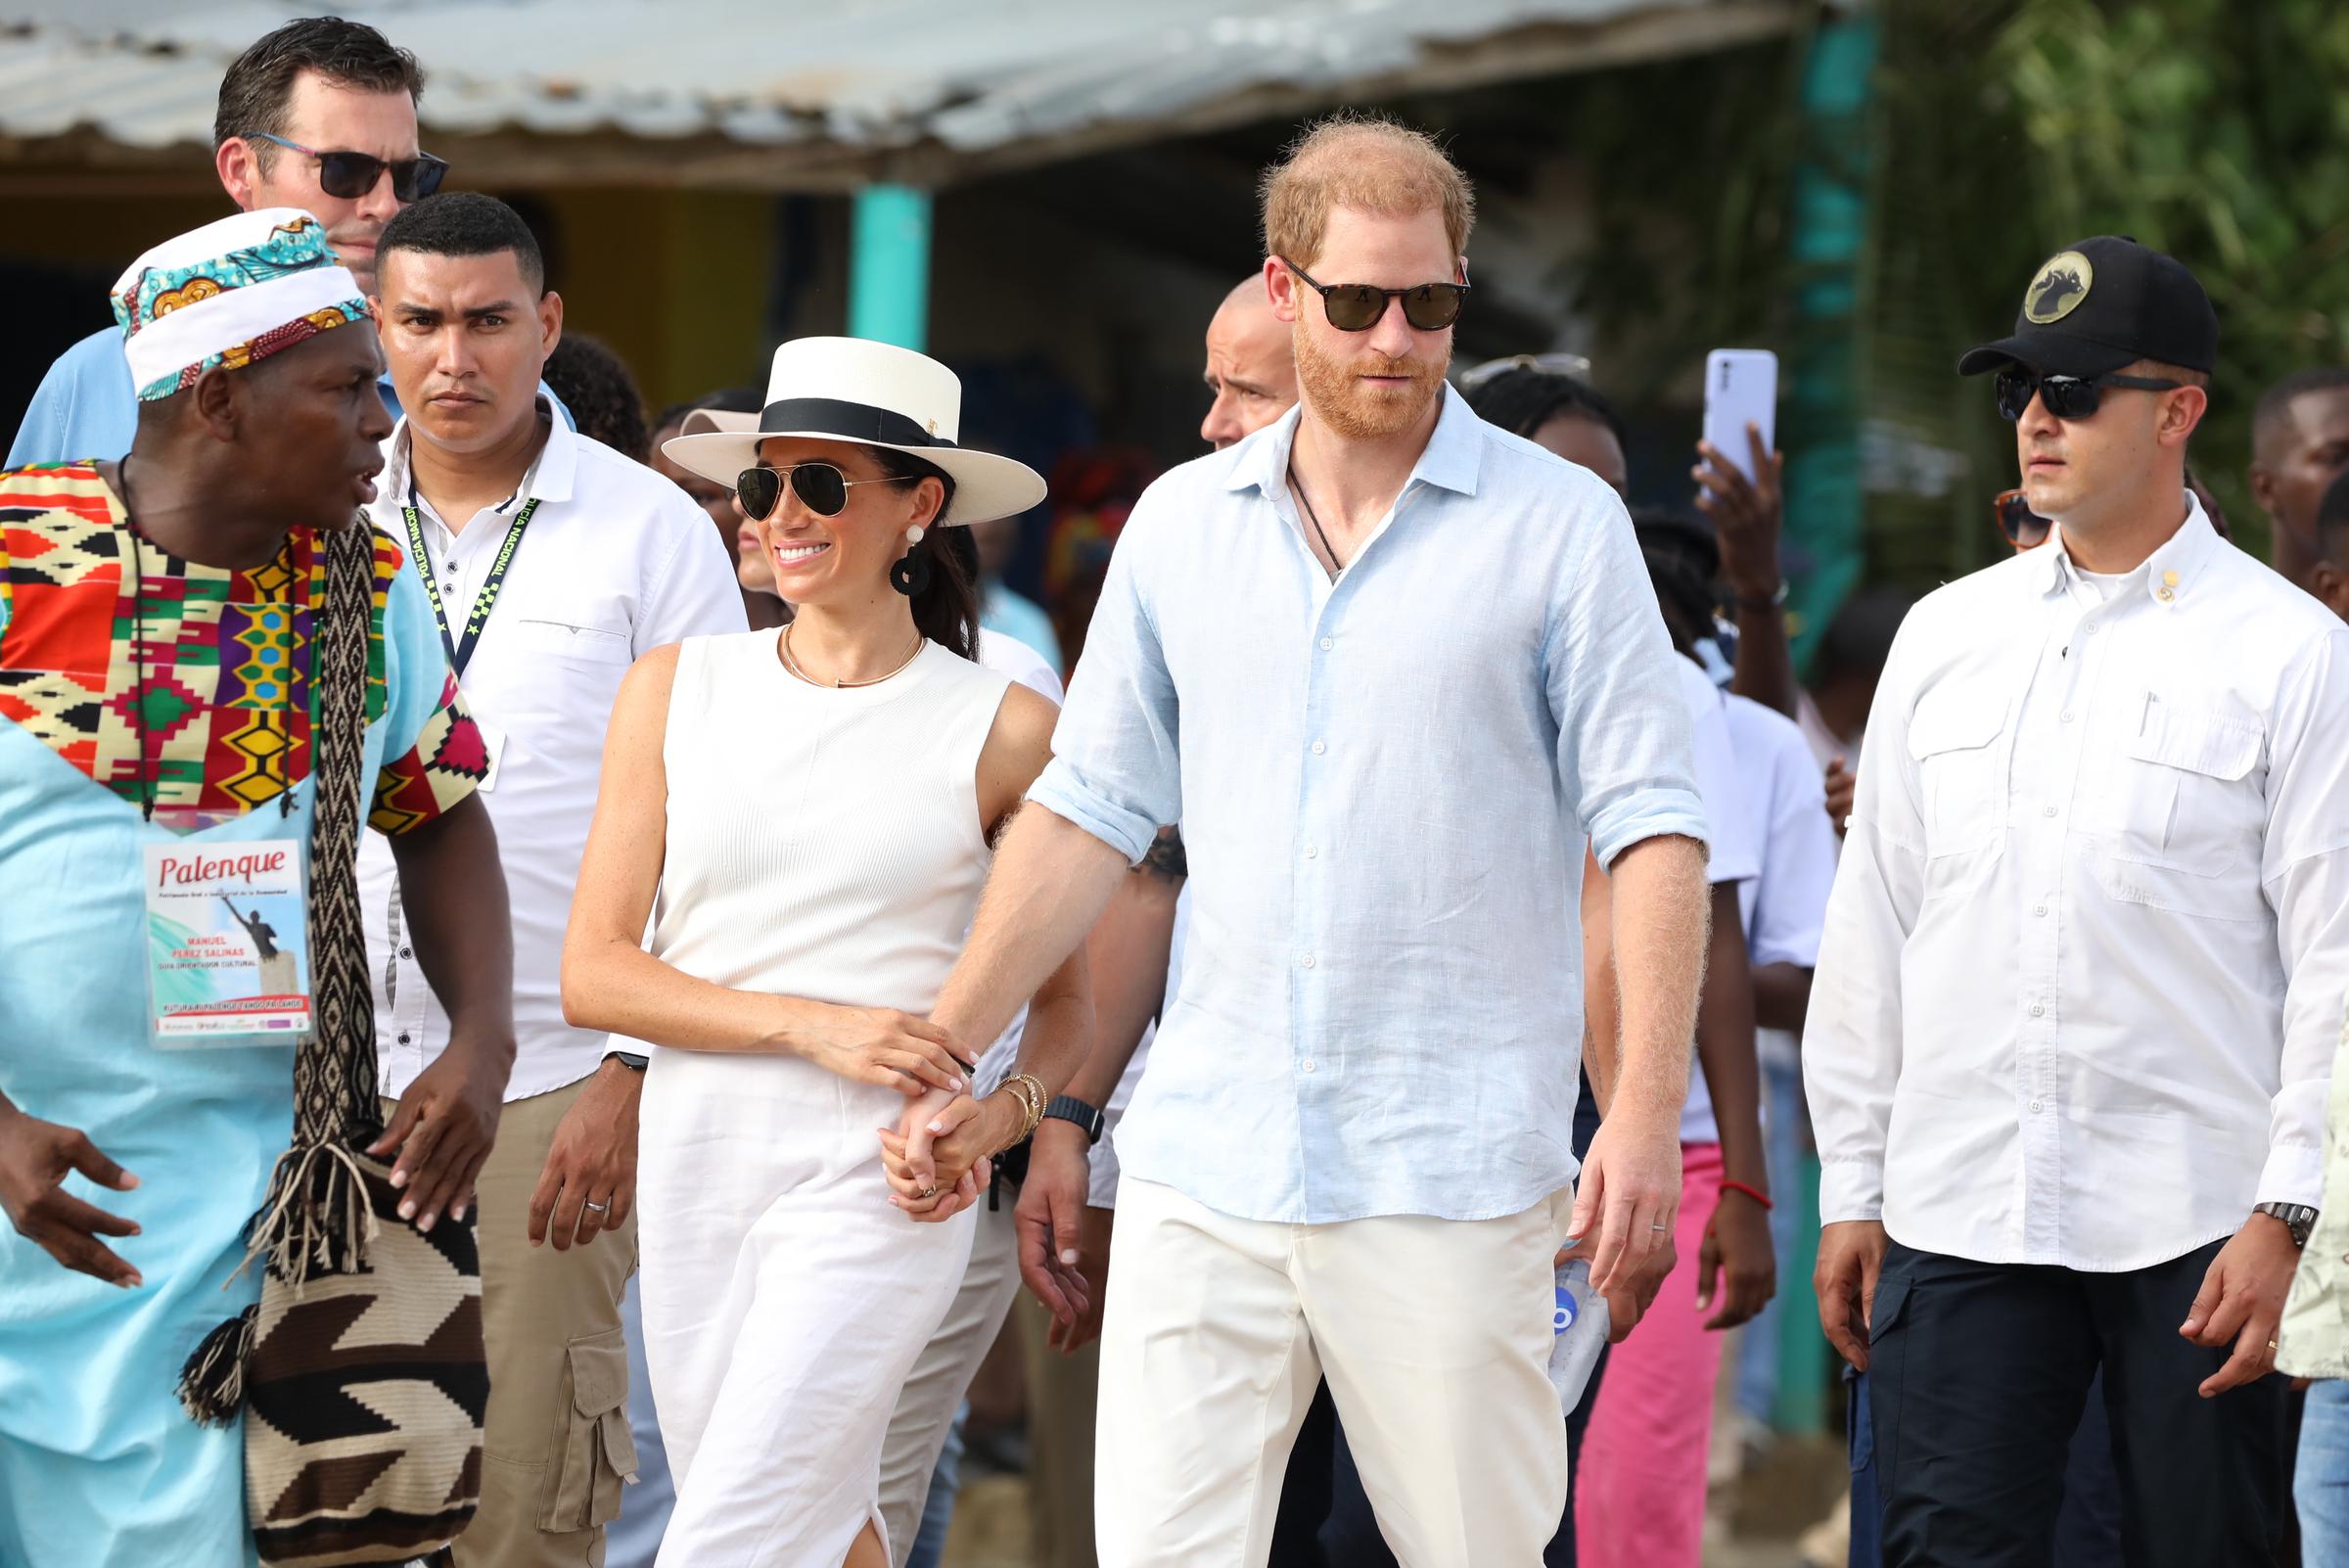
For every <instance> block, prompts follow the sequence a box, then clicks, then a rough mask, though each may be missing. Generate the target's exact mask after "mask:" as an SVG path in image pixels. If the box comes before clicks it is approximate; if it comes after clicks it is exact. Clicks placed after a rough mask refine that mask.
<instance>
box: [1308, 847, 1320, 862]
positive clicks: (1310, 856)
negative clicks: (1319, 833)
mask: <svg viewBox="0 0 2349 1568" xmlns="http://www.w3.org/2000/svg"><path fill="white" fill-rule="evenodd" d="M1320 853H1321V852H1320V851H1319V850H1318V849H1316V848H1314V847H1313V845H1311V844H1309V845H1307V846H1306V847H1305V857H1306V858H1307V859H1309V860H1312V859H1315V858H1317V857H1318V856H1319V855H1320Z"/></svg>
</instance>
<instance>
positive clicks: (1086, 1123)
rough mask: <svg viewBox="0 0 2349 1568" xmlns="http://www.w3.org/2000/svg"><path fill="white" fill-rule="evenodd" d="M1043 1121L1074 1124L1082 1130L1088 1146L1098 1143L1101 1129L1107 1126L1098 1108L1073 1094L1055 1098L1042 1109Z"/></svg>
mask: <svg viewBox="0 0 2349 1568" xmlns="http://www.w3.org/2000/svg"><path fill="white" fill-rule="evenodd" d="M1044 1120H1045V1121H1047V1122H1054V1121H1058V1122H1074V1123H1076V1124H1077V1125H1078V1126H1079V1127H1081V1128H1082V1129H1084V1141H1085V1142H1086V1143H1088V1144H1092V1143H1098V1142H1100V1141H1101V1131H1102V1129H1104V1128H1106V1127H1108V1126H1109V1118H1108V1117H1106V1116H1104V1115H1102V1114H1101V1112H1100V1110H1099V1108H1097V1107H1095V1106H1091V1105H1087V1104H1085V1103H1084V1101H1082V1100H1081V1099H1079V1098H1078V1097H1077V1096H1076V1095H1074V1094H1062V1095H1059V1096H1057V1097H1055V1098H1054V1099H1053V1101H1052V1103H1050V1104H1049V1105H1047V1106H1045V1107H1044Z"/></svg>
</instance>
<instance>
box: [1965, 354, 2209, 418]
mask: <svg viewBox="0 0 2349 1568" xmlns="http://www.w3.org/2000/svg"><path fill="white" fill-rule="evenodd" d="M2185 385H2186V383H2184V382H2182V381H2171V380H2168V379H2167V378H2165V377H2160V376H2118V375H2115V376H2090V377H2086V378H2082V377H2079V376H2035V375H2033V374H2031V372H2029V371H2027V370H2018V369H2015V368H2014V367H2012V366H2009V367H2008V368H2006V369H2004V370H2002V371H2000V372H1999V374H1998V395H1999V413H2000V414H2001V415H2002V416H2003V417H2004V418H2007V419H2020V418H2022V417H2023V414H2024V412H2025V411H2026V410H2027V409H2029V408H2030V406H2031V399H2032V397H2033V396H2034V395H2035V394H2036V395H2037V396H2038V397H2039V398H2040V400H2041V401H2042V402H2044V403H2046V405H2047V409H2048V412H2049V413H2050V415H2052V416H2053V417H2055V418H2057V419H2089V418H2093V417H2094V416H2095V414H2096V407H2097V405H2098V404H2099V403H2101V402H2102V401H2103V400H2104V389H2105V388H2107V387H2129V388H2134V389H2136V390H2137V391H2139V392H2172V391H2175V390H2176V389H2178V388H2180V387H2183V386H2185Z"/></svg>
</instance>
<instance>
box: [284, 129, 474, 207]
mask: <svg viewBox="0 0 2349 1568" xmlns="http://www.w3.org/2000/svg"><path fill="white" fill-rule="evenodd" d="M245 139H246V140H247V141H249V142H274V143H276V144H277V145H278V146H280V147H283V148H288V149H290V150H292V151H294V152H297V153H299V154H301V155H302V156H303V157H304V158H314V159H316V160H317V161H318V188H319V189H320V190H322V191H324V192H325V193H326V194H327V195H329V196H331V197H333V198H335V199H336V200H337V201H339V202H355V201H357V200H359V198H361V197H363V196H365V195H366V194H367V193H368V192H369V191H372V190H374V189H375V182H376V181H377V180H380V179H382V178H383V177H384V170H386V169H390V170H391V195H392V197H393V198H394V199H395V200H397V201H398V202H399V203H400V204H401V205H403V206H405V205H406V204H408V203H411V202H421V201H423V200H424V199H425V198H426V197H428V196H430V195H432V194H433V193H434V192H435V191H438V189H440V182H441V181H442V180H444V179H446V178H448V164H447V163H446V162H445V161H443V160H440V159H438V158H435V157H434V156H433V155H432V154H430V153H418V154H417V155H416V156H415V157H414V158H403V159H400V160H398V161H396V162H386V161H384V160H383V159H380V158H378V157H376V156H375V155H374V154H373V153H349V152H335V153H322V152H320V151H319V150H318V149H317V148H315V147H304V146H302V145H301V143H299V142H289V141H287V140H286V139H285V138H284V137H283V136H272V135H270V134H269V133H268V132H267V131H247V132H246V133H245Z"/></svg>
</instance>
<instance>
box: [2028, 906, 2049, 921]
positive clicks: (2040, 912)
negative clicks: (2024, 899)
mask: <svg viewBox="0 0 2349 1568" xmlns="http://www.w3.org/2000/svg"><path fill="white" fill-rule="evenodd" d="M2031 912H2032V913H2033V914H2035V915H2037V916H2039V917H2040V918H2041V919H2042V920H2045V919H2046V918H2047V916H2048V906H2047V905H2046V904H2044V903H2041V904H2034V905H2032V908H2031Z"/></svg>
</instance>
